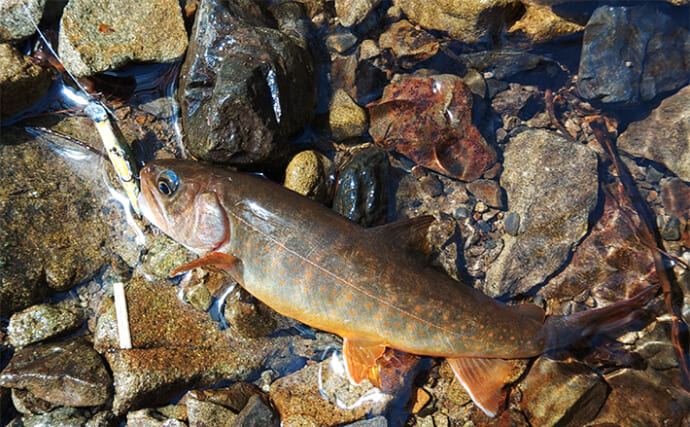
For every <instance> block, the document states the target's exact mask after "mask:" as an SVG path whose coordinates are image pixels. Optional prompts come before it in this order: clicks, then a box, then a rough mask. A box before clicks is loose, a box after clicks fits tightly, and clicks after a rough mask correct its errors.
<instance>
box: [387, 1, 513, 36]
mask: <svg viewBox="0 0 690 427" xmlns="http://www.w3.org/2000/svg"><path fill="white" fill-rule="evenodd" d="M393 4H394V5H396V6H399V7H400V8H401V9H402V10H403V12H405V15H407V17H408V18H409V20H410V21H412V22H414V23H416V24H419V25H420V26H422V27H423V28H426V29H430V30H440V31H447V32H448V33H450V36H451V37H452V38H454V39H456V40H459V41H461V42H464V43H477V42H482V41H489V40H490V38H491V37H492V36H494V35H496V34H498V33H500V31H501V30H502V29H503V27H504V25H505V24H506V22H508V21H509V20H510V19H511V18H512V17H514V16H515V15H516V14H517V13H518V12H519V11H520V8H521V5H520V3H519V2H518V1H514V0H486V1H476V0H394V1H393Z"/></svg>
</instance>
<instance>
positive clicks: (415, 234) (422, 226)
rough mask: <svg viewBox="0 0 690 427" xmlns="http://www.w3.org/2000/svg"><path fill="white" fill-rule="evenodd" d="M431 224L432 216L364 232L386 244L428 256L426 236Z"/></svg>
mask: <svg viewBox="0 0 690 427" xmlns="http://www.w3.org/2000/svg"><path fill="white" fill-rule="evenodd" d="M433 222H434V217H433V216H432V215H423V216H418V217H414V218H409V219H403V220H400V221H396V222H392V223H390V224H385V225H379V226H378V227H373V228H369V229H367V230H366V231H365V232H366V233H369V234H371V235H374V236H377V237H378V238H380V239H382V240H383V241H386V242H395V244H399V243H402V244H403V246H404V247H405V248H406V249H408V250H410V251H411V252H416V253H422V254H426V255H428V253H429V252H430V247H429V243H428V241H427V239H426V234H427V231H428V230H429V226H430V225H431V224H432V223H433Z"/></svg>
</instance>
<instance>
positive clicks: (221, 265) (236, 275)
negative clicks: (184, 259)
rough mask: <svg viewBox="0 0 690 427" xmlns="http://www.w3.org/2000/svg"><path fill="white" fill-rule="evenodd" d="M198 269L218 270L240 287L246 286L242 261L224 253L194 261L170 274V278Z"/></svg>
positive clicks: (205, 256)
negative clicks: (225, 273)
mask: <svg viewBox="0 0 690 427" xmlns="http://www.w3.org/2000/svg"><path fill="white" fill-rule="evenodd" d="M197 267H215V268H217V269H220V270H223V271H225V272H227V273H228V274H229V275H230V276H231V277H232V278H233V279H235V280H236V281H237V283H239V284H240V285H244V279H243V274H242V261H241V260H240V259H239V258H237V257H235V256H233V255H230V254H224V253H222V252H211V253H208V254H206V255H204V256H202V257H201V258H197V259H195V260H194V261H190V262H188V263H187V264H184V265H182V266H180V267H177V268H176V269H174V270H173V271H172V273H170V277H175V276H177V275H178V274H181V273H184V272H187V271H189V270H193V269H195V268H197Z"/></svg>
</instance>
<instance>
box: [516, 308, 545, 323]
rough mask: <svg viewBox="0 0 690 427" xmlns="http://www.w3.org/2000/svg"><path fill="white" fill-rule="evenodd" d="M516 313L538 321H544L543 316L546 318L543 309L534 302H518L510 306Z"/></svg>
mask: <svg viewBox="0 0 690 427" xmlns="http://www.w3.org/2000/svg"><path fill="white" fill-rule="evenodd" d="M512 307H513V308H514V309H515V310H517V311H518V313H520V314H522V315H523V316H525V317H529V318H530V319H533V320H536V321H537V322H539V323H544V318H546V313H545V312H544V309H542V308H541V307H539V306H538V305H535V304H518V305H514V306H512Z"/></svg>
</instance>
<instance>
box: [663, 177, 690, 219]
mask: <svg viewBox="0 0 690 427" xmlns="http://www.w3.org/2000/svg"><path fill="white" fill-rule="evenodd" d="M661 201H662V204H663V205H664V209H665V210H666V212H667V213H668V214H669V215H672V216H674V217H676V218H681V219H689V218H690V184H688V183H685V182H683V181H681V180H680V179H678V178H670V179H666V180H663V181H661Z"/></svg>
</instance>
